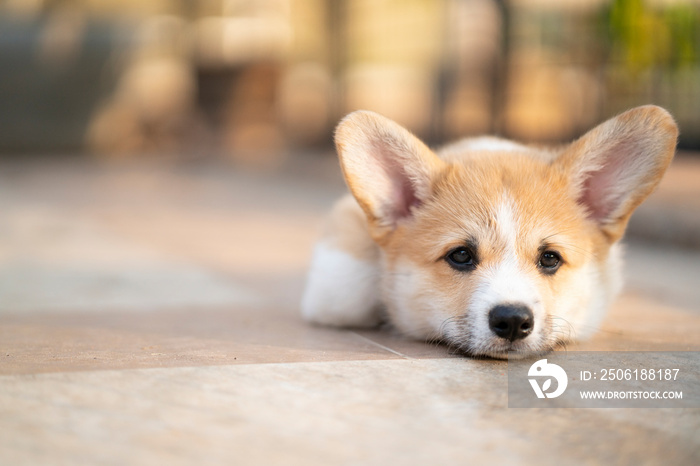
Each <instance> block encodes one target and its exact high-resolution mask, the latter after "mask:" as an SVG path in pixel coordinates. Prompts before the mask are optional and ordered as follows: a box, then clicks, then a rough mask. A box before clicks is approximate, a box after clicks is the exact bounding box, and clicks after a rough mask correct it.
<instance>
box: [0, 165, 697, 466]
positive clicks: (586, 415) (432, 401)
mask: <svg viewBox="0 0 700 466" xmlns="http://www.w3.org/2000/svg"><path fill="white" fill-rule="evenodd" d="M334 167H335V163H334V162H333V161H332V160H321V159H319V160H312V159H311V158H306V159H303V160H302V161H301V162H299V166H296V167H292V168H290V169H289V170H285V171H280V172H278V173H275V174H260V173H254V172H248V171H241V170H236V169H233V168H232V167H226V166H220V165H217V166H173V165H163V164H131V165H128V166H125V165H122V166H117V165H111V166H100V165H94V164H87V163H85V162H81V161H78V160H63V161H53V162H47V161H44V162H40V161H36V162H33V163H24V164H17V163H10V162H5V163H4V164H2V166H0V432H2V435H0V464H8V465H15V464H30V465H35V464H66V465H73V464H115V465H124V464H129V465H132V464H266V465H267V464H292V465H294V464H300V465H301V464H304V465H306V464H323V465H327V464H381V465H386V464H464V463H468V462H470V461H471V462H474V463H477V464H478V463H483V462H486V461H489V462H496V463H502V462H506V463H537V464H540V463H545V464H549V463H562V462H563V463H609V462H617V463H622V464H640V463H641V464H645V463H657V462H661V461H663V462H668V463H669V464H697V463H698V461H700V434H698V432H700V410H696V409H565V410H557V409H550V410H547V409H544V410H534V409H524V410H517V409H508V408H507V407H506V405H507V393H506V386H507V377H506V369H507V364H506V363H505V362H502V361H491V360H473V359H467V358H464V357H461V356H459V355H453V354H450V352H449V351H448V350H447V349H446V348H444V347H441V346H435V345H429V344H424V343H420V342H414V341H408V340H405V339H402V338H400V337H398V336H395V335H393V334H392V333H391V332H388V331H383V330H372V331H354V330H334V329H327V328H319V327H312V326H309V325H307V324H305V323H304V322H302V321H301V320H300V319H299V317H298V309H297V303H298V300H299V296H300V293H301V287H302V284H303V276H304V269H305V267H306V263H307V261H308V254H309V251H310V249H311V246H312V243H313V239H314V235H315V231H316V229H317V227H318V226H319V225H320V221H321V219H322V215H323V213H324V212H325V210H326V209H327V207H328V206H329V205H330V204H331V203H332V201H333V200H334V199H335V198H336V196H337V195H338V194H339V193H341V192H342V190H343V188H342V183H341V182H340V179H339V176H338V174H337V170H336V169H335V168H334ZM699 173H700V172H699ZM662 194H663V193H662ZM628 276H629V280H628V283H629V287H628V291H627V293H626V294H625V295H624V296H623V297H622V298H621V299H620V301H619V302H618V303H617V305H616V306H615V307H614V309H613V310H612V312H611V314H610V316H609V318H608V319H607V320H606V322H605V325H604V326H603V330H602V331H601V332H600V333H599V334H598V335H597V336H596V337H595V338H594V339H593V340H591V341H589V342H585V343H579V344H575V345H571V346H570V347H569V348H568V350H569V351H574V350H584V349H592V350H603V349H615V350H694V351H696V350H700V340H699V339H698V334H699V333H700V289H698V287H697V279H698V277H700V254H699V253H697V252H688V251H678V250H676V249H673V248H669V247H663V248H661V247H650V246H648V245H647V244H642V243H633V244H631V246H630V248H629V252H628Z"/></svg>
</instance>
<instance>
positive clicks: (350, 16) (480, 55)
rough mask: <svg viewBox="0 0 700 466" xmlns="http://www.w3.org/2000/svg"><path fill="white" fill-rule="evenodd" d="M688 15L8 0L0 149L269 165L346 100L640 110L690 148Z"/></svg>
mask: <svg viewBox="0 0 700 466" xmlns="http://www.w3.org/2000/svg"><path fill="white" fill-rule="evenodd" d="M699 25H700V2H697V1H695V0H595V1H583V0H576V1H573V0H569V1H558V0H513V1H505V0H503V1H499V0H443V1H438V2H436V1H430V0H408V1H407V0H401V1H399V0H382V1H368V0H258V1H255V2H250V1H243V0H207V1H199V2H182V1H176V0H144V1H136V0H130V1H119V2H117V1H106V0H105V1H96V0H74V1H50V0H31V1H29V0H22V1H17V0H12V1H10V0H8V1H5V2H2V3H0V66H2V69H3V73H2V74H0V151H2V152H5V153H18V152H27V151H35V152H36V151H41V152H46V151H49V152H57V151H68V152H83V151H84V152H87V153H92V154H97V155H107V156H111V157H134V156H144V155H147V154H153V153H158V154H164V153H166V154H189V155H196V156H215V155H223V156H225V157H234V158H239V159H245V160H246V161H249V162H253V163H256V164H260V165H262V166H268V165H270V164H273V165H274V164H275V163H276V161H279V159H280V157H285V156H286V155H285V154H290V153H294V151H295V150H299V149H304V148H311V147H328V145H329V143H330V140H331V134H332V129H333V127H334V125H335V123H336V122H337V121H338V119H339V118H341V117H342V116H343V115H344V114H346V113H347V112H349V111H352V110H354V109H359V108H364V109H370V110H374V111H377V112H380V113H383V114H385V115H386V116H389V117H391V118H394V119H395V120H397V121H398V122H400V123H402V124H404V125H405V126H407V127H408V128H410V129H411V130H412V131H414V132H416V133H417V134H418V135H419V136H421V137H423V138H426V139H427V140H429V141H431V142H433V143H439V142H441V141H444V140H447V139H453V138H457V137H461V136H467V135H473V134H483V133H496V134H501V135H504V136H509V137H514V138H518V139H523V140H526V141H536V142H559V141H563V140H568V139H570V138H572V137H575V136H577V135H578V134H580V133H581V132H582V131H583V130H584V129H586V128H588V127H590V126H591V125H592V124H594V123H595V122H597V121H600V120H602V119H604V118H606V117H608V116H610V115H611V114H614V113H616V112H618V111H620V110H622V109H624V108H627V107H630V106H634V105H638V104H643V103H656V104H659V105H662V106H665V107H667V108H669V110H671V112H672V113H673V114H674V115H675V116H676V118H677V119H678V121H679V124H680V126H681V134H682V139H681V144H682V145H683V146H685V147H697V146H698V145H700V130H699V129H698V128H700V111H699V110H697V109H698V108H700V56H699V55H698V50H699V43H700V32H699V31H700V29H699Z"/></svg>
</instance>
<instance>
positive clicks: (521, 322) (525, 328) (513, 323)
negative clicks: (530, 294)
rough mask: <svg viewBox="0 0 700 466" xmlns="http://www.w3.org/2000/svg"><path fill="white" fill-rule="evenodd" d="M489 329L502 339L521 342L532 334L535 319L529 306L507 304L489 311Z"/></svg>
mask: <svg viewBox="0 0 700 466" xmlns="http://www.w3.org/2000/svg"><path fill="white" fill-rule="evenodd" d="M489 327H490V328H491V331H492V332H493V333H495V334H496V335H498V336H499V337H501V338H505V339H507V340H510V341H515V340H520V339H521V338H525V337H526V336H528V335H529V334H531V333H532V329H533V328H534V327H535V317H534V316H533V315H532V311H531V310H530V308H529V307H527V306H522V305H514V304H506V305H500V306H496V307H494V308H493V309H491V311H489Z"/></svg>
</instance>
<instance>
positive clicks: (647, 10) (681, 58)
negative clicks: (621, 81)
mask: <svg viewBox="0 0 700 466" xmlns="http://www.w3.org/2000/svg"><path fill="white" fill-rule="evenodd" d="M602 19H603V21H602V22H603V25H604V26H605V29H606V30H607V40H608V43H609V46H610V49H609V50H610V57H609V58H610V59H611V60H612V61H615V62H619V63H621V64H623V65H625V66H626V67H627V68H628V70H629V71H631V72H633V73H635V74H637V73H640V72H643V71H646V70H649V69H653V68H658V67H666V68H679V67H682V66H685V65H692V64H696V63H697V62H698V42H699V39H700V37H699V34H698V22H699V21H700V13H699V12H698V7H697V5H696V4H695V3H694V2H691V1H675V2H667V3H665V4H661V3H659V2H655V3H654V4H652V3H650V2H649V1H645V0H613V1H612V2H611V3H610V4H609V5H607V6H606V7H605V8H604V11H603V15H602Z"/></svg>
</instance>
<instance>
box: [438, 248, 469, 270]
mask: <svg viewBox="0 0 700 466" xmlns="http://www.w3.org/2000/svg"><path fill="white" fill-rule="evenodd" d="M445 260H447V263H448V264H450V267H452V268H453V269H455V270H459V271H460V272H464V271H468V270H474V267H476V261H475V260H474V254H473V253H472V252H471V251H470V250H469V248H465V247H459V248H457V249H453V250H452V251H450V252H449V253H448V254H447V256H446V257H445Z"/></svg>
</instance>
